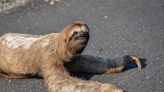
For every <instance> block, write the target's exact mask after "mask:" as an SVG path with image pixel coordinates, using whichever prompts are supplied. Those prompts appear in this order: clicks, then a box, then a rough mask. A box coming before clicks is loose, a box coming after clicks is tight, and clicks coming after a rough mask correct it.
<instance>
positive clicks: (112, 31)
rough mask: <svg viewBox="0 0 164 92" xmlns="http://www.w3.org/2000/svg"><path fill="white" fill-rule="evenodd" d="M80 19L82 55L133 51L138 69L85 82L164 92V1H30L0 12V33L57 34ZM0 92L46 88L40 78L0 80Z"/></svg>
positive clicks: (36, 91)
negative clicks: (85, 38) (84, 29)
mask: <svg viewBox="0 0 164 92" xmlns="http://www.w3.org/2000/svg"><path fill="white" fill-rule="evenodd" d="M79 20H80V21H85V22H86V23H87V24H88V25H89V27H90V29H91V39H90V41H89V44H88V46H87V47H86V49H85V51H84V53H83V54H89V55H95V54H96V55H100V56H106V57H117V56H123V55H126V54H135V55H137V56H139V57H140V58H142V59H144V61H145V65H144V66H145V67H144V68H143V69H142V70H138V69H137V68H132V69H129V70H126V71H124V72H122V73H118V74H112V75H105V74H103V75H94V76H93V77H92V78H91V79H90V80H96V81H100V82H104V83H114V84H118V85H120V86H121V87H122V88H123V89H124V90H125V91H127V92H164V0H63V2H60V3H55V4H54V5H49V4H45V3H44V2H43V1H42V0H33V1H32V2H31V3H29V4H28V5H27V6H25V7H21V8H18V9H14V10H13V11H11V12H10V13H7V14H5V13H3V14H0V34H1V35H2V34H5V33H8V32H19V33H29V34H47V33H52V32H59V31H61V30H62V29H63V27H64V26H65V25H66V24H69V23H71V22H74V21H79ZM0 92H46V89H45V88H44V84H43V80H42V79H39V78H30V79H21V80H18V79H7V78H0Z"/></svg>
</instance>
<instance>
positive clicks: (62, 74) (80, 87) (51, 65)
mask: <svg viewBox="0 0 164 92" xmlns="http://www.w3.org/2000/svg"><path fill="white" fill-rule="evenodd" d="M48 60H52V61H44V62H43V64H42V74H43V78H44V81H45V84H46V87H47V88H48V91H49V92H123V91H122V90H121V88H120V87H118V86H116V85H113V84H103V83H100V82H95V81H84V80H80V79H77V78H73V77H71V76H70V75H69V73H68V72H67V71H66V70H65V68H64V66H63V62H62V61H61V60H60V59H51V58H48Z"/></svg>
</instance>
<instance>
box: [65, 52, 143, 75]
mask: <svg viewBox="0 0 164 92" xmlns="http://www.w3.org/2000/svg"><path fill="white" fill-rule="evenodd" d="M131 61H134V62H135V63H136V64H137V66H138V68H141V62H140V61H139V59H138V58H137V57H135V56H130V55H126V56H123V57H118V58H114V59H110V58H105V57H98V56H91V55H81V56H79V57H78V59H75V60H72V62H71V63H67V64H65V67H66V68H67V69H68V70H69V71H74V72H76V71H78V72H88V73H117V72H122V70H123V69H124V67H125V65H127V64H128V63H129V62H131Z"/></svg>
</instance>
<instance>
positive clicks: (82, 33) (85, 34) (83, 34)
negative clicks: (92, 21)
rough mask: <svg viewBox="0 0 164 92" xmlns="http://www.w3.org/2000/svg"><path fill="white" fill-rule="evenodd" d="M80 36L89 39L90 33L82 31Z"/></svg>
mask: <svg viewBox="0 0 164 92" xmlns="http://www.w3.org/2000/svg"><path fill="white" fill-rule="evenodd" d="M79 36H81V37H88V36H89V33H88V32H87V31H81V32H79Z"/></svg>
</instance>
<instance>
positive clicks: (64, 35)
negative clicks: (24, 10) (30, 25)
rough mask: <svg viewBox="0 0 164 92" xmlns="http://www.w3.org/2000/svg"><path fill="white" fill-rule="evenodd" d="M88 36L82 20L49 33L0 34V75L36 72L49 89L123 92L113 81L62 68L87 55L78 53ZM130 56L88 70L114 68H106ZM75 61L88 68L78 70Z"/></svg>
mask: <svg viewBox="0 0 164 92" xmlns="http://www.w3.org/2000/svg"><path fill="white" fill-rule="evenodd" d="M88 39H89V28H88V26H87V25H86V24H85V23H83V22H75V23H72V24H69V25H68V26H66V27H65V28H64V30H63V31H62V32H60V33H52V34H48V35H28V34H17V33H9V34H6V35H3V36H2V37H1V38H0V76H4V77H9V78H26V77H32V76H35V75H39V76H41V77H43V78H44V81H45V85H46V87H47V89H48V91H49V92H123V91H122V89H121V88H120V87H118V86H116V85H113V84H102V83H99V82H95V81H84V80H80V79H77V78H73V77H71V76H70V75H69V73H68V72H67V70H66V69H65V67H64V65H65V64H68V63H71V61H72V60H73V62H76V63H78V61H79V62H80V61H82V60H83V59H86V58H87V57H89V56H80V54H81V52H82V51H83V49H84V48H85V46H86V45H87V42H88ZM79 57H80V59H79ZM87 59H88V58H87ZM130 59H131V57H129V58H128V60H127V58H124V60H123V61H121V62H122V63H121V64H120V63H118V64H115V66H112V64H113V63H109V64H108V65H109V66H111V67H108V68H104V69H102V70H103V71H100V70H101V69H100V70H99V69H97V70H96V69H95V71H92V70H94V69H91V72H100V73H104V72H107V73H108V72H111V71H113V70H108V69H109V68H110V69H111V68H113V69H117V68H118V67H120V66H124V65H126V64H127V63H128V62H129V61H130ZM76 60H77V61H76ZM91 60H92V61H93V59H91ZM100 61H101V60H99V61H97V62H100ZM127 61H128V62H127ZM95 62H96V61H95ZM75 65H78V64H75V63H74V64H72V66H73V67H76V68H75V69H74V70H77V71H86V72H87V71H89V69H90V68H91V66H88V67H85V69H81V70H78V67H77V66H75ZM122 69H123V68H121V69H119V71H122ZM113 72H117V71H113Z"/></svg>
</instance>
